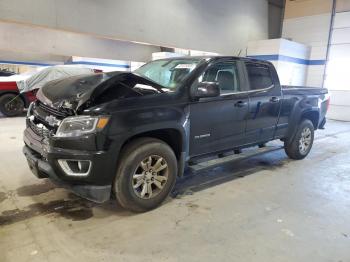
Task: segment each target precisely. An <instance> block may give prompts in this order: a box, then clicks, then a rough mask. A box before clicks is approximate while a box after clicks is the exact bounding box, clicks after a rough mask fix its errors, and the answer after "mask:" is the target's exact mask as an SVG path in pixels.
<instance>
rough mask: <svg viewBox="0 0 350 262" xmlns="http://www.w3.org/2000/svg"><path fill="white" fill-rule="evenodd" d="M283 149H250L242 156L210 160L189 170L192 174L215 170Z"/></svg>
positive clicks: (278, 147) (271, 147) (270, 147)
mask: <svg viewBox="0 0 350 262" xmlns="http://www.w3.org/2000/svg"><path fill="white" fill-rule="evenodd" d="M282 148H283V146H265V147H263V148H249V149H246V150H243V151H242V153H240V154H232V155H228V156H224V157H220V158H214V159H210V160H208V161H205V162H200V163H196V164H193V165H190V166H188V168H189V170H190V171H191V172H198V171H202V170H205V169H208V168H213V167H216V166H219V165H222V164H224V163H228V162H233V161H238V160H243V159H247V158H250V157H253V156H257V155H260V154H263V153H268V152H273V151H276V150H280V149H282Z"/></svg>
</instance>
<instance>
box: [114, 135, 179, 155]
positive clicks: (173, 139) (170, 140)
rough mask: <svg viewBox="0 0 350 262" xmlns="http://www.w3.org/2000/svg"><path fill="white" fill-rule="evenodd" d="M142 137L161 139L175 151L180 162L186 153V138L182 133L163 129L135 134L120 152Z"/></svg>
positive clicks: (127, 140) (125, 142) (128, 139)
mask: <svg viewBox="0 0 350 262" xmlns="http://www.w3.org/2000/svg"><path fill="white" fill-rule="evenodd" d="M141 137H151V138H156V139H159V140H161V141H163V142H165V143H166V144H167V145H169V146H170V147H171V149H172V150H173V151H174V153H175V155H176V158H177V159H178V160H179V159H180V158H181V153H182V152H183V151H185V148H184V136H183V134H182V132H181V131H180V130H179V129H177V128H162V129H156V130H149V131H144V132H140V133H137V134H133V135H131V136H130V137H128V138H127V139H126V140H125V141H124V143H123V144H122V146H121V149H120V151H122V150H123V148H124V147H125V146H126V145H127V144H129V143H130V142H131V141H133V140H134V139H137V138H141Z"/></svg>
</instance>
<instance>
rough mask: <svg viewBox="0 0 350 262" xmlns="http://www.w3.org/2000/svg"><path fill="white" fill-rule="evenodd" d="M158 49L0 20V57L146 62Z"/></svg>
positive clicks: (24, 59)
mask: <svg viewBox="0 0 350 262" xmlns="http://www.w3.org/2000/svg"><path fill="white" fill-rule="evenodd" d="M159 51H160V48H159V47H156V46H150V45H141V44H136V43H130V42H123V41H117V40H112V39H106V38H98V37H94V36H91V35H86V34H77V33H71V32H66V31H58V30H52V29H48V28H42V27H37V26H29V25H23V24H16V23H5V22H0V60H19V61H38V60H39V61H62V62H64V61H66V60H67V59H68V58H69V57H71V56H82V57H95V58H105V59H116V60H128V61H130V60H131V61H149V60H151V57H152V53H154V52H159Z"/></svg>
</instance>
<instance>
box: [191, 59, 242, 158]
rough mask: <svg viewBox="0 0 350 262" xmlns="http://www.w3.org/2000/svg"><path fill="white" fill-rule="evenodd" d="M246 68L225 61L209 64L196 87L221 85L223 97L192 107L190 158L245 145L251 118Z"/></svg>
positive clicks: (196, 82)
mask: <svg viewBox="0 0 350 262" xmlns="http://www.w3.org/2000/svg"><path fill="white" fill-rule="evenodd" d="M242 76H244V65H243V63H242V62H239V61H230V60H227V61H222V62H217V63H214V64H212V65H209V67H208V68H207V70H205V72H204V73H203V74H202V75H201V76H200V77H199V78H198V80H197V81H195V83H194V84H193V85H194V87H193V86H192V88H195V85H198V83H200V82H218V84H219V87H220V92H221V95H220V96H219V97H214V98H204V99H200V100H199V101H196V102H192V103H191V104H190V156H191V157H193V156H198V155H204V154H208V153H214V152H218V151H222V150H226V149H232V148H233V147H235V146H238V145H241V144H242V143H244V138H245V128H246V119H247V115H248V102H249V99H248V94H247V92H242V91H244V89H245V85H246V83H245V80H244V77H243V78H242Z"/></svg>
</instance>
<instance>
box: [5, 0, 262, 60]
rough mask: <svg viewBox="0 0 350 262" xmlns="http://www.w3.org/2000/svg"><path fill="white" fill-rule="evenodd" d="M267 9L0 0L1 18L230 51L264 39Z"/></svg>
mask: <svg viewBox="0 0 350 262" xmlns="http://www.w3.org/2000/svg"><path fill="white" fill-rule="evenodd" d="M267 14H268V3H267V1H266V0H220V1H213V0H167V1H164V0H151V1H140V0H128V1H125V0H100V1H95V0H85V1H82V0H26V1H22V0H0V19H2V20H3V21H5V20H6V21H15V22H21V23H25V24H35V25H40V26H45V27H49V28H55V29H60V30H67V31H73V32H80V33H85V34H90V35H94V36H102V37H107V38H112V39H120V40H127V41H137V42H145V43H150V44H153V45H157V46H159V45H161V46H170V47H179V48H186V49H195V50H203V51H210V52H217V53H221V54H230V55H232V54H237V53H238V51H239V50H240V49H243V50H245V47H246V45H247V42H248V41H249V40H258V39H267V37H268V16H267ZM1 41H2V39H0V42H1ZM118 59H120V58H118Z"/></svg>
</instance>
